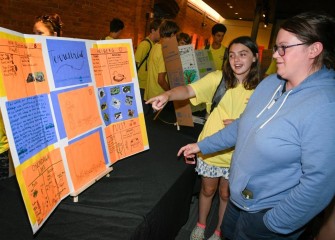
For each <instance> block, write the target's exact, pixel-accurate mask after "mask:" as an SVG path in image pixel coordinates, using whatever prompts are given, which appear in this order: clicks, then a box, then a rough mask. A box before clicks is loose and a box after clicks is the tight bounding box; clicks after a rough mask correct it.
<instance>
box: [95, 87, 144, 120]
mask: <svg viewBox="0 0 335 240" xmlns="http://www.w3.org/2000/svg"><path fill="white" fill-rule="evenodd" d="M98 95H99V100H100V110H101V114H102V118H103V120H104V122H105V125H106V126H108V125H109V124H111V123H115V122H119V121H124V120H128V119H131V118H136V117H137V116H138V112H137V108H136V100H135V94H134V85H133V84H123V85H114V86H110V87H104V88H99V89H98Z"/></svg>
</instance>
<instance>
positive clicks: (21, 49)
mask: <svg viewBox="0 0 335 240" xmlns="http://www.w3.org/2000/svg"><path fill="white" fill-rule="evenodd" d="M0 66H1V69H0V70H1V73H2V79H3V83H4V87H5V88H6V94H7V98H8V100H15V99H19V98H24V97H30V96H35V95H38V94H46V93H49V92H50V90H49V85H48V79H47V75H46V71H45V65H44V60H43V56H42V47H41V44H39V43H22V42H16V41H12V40H5V39H0Z"/></svg>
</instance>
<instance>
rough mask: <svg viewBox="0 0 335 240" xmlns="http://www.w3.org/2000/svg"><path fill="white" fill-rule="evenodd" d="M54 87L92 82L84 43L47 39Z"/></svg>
mask: <svg viewBox="0 0 335 240" xmlns="http://www.w3.org/2000/svg"><path fill="white" fill-rule="evenodd" d="M47 46H48V52H49V59H50V64H51V69H52V74H53V78H54V82H55V86H56V87H66V86H72V85H77V84H82V83H89V82H92V78H91V74H90V68H89V65H88V59H87V50H86V45H85V42H81V41H71V40H53V39H47Z"/></svg>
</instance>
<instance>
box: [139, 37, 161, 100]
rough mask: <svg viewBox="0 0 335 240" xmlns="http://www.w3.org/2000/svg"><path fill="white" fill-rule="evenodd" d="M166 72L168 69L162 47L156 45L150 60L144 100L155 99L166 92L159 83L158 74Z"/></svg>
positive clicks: (153, 47)
mask: <svg viewBox="0 0 335 240" xmlns="http://www.w3.org/2000/svg"><path fill="white" fill-rule="evenodd" d="M164 72H166V68H165V63H164V57H163V52H162V45H161V44H160V43H156V44H155V45H153V46H152V49H151V52H150V56H149V59H148V78H147V86H146V88H145V92H144V100H148V99H149V98H152V97H155V96H157V95H159V94H162V93H163V92H165V91H164V89H163V88H162V87H161V86H160V85H159V83H158V74H159V73H164ZM165 80H166V79H165Z"/></svg>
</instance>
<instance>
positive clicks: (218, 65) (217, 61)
mask: <svg viewBox="0 0 335 240" xmlns="http://www.w3.org/2000/svg"><path fill="white" fill-rule="evenodd" d="M209 50H210V51H211V53H212V56H213V61H214V65H215V69H216V70H222V64H223V58H224V53H225V51H226V47H225V46H223V45H222V44H221V47H220V48H218V49H213V48H212V45H211V46H210V47H209Z"/></svg>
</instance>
